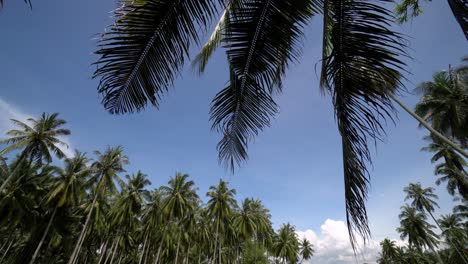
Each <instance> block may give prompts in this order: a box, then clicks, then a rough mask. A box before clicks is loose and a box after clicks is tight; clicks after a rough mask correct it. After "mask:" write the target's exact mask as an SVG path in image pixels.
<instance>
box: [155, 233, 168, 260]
mask: <svg viewBox="0 0 468 264" xmlns="http://www.w3.org/2000/svg"><path fill="white" fill-rule="evenodd" d="M166 232H167V225H165V226H164V230H163V233H162V237H161V243H159V247H158V253H157V254H156V261H155V262H154V263H155V264H158V263H159V255H160V254H161V250H162V245H163V243H164V238H165V237H166Z"/></svg>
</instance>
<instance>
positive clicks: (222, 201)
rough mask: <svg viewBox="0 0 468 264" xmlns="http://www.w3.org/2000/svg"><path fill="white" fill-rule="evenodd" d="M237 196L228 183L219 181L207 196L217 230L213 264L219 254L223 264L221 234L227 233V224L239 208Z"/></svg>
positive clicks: (219, 263)
mask: <svg viewBox="0 0 468 264" xmlns="http://www.w3.org/2000/svg"><path fill="white" fill-rule="evenodd" d="M235 194H236V190H235V189H229V186H228V183H227V182H225V181H223V180H219V183H218V185H217V186H210V190H209V192H207V193H206V195H207V196H208V197H209V198H210V200H209V201H208V204H207V212H208V215H209V216H210V217H211V218H213V219H214V222H215V225H216V229H215V242H214V251H213V256H212V258H213V263H214V261H215V260H216V254H218V260H219V261H218V264H221V263H222V262H221V243H222V237H221V234H222V233H223V232H225V231H226V229H227V226H226V223H228V221H229V220H230V217H231V215H232V210H233V209H235V208H237V202H236V200H235V199H234V195H235Z"/></svg>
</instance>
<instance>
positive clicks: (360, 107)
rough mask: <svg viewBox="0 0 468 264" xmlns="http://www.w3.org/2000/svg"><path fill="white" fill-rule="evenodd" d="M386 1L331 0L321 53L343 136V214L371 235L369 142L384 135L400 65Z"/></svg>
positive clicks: (352, 228)
mask: <svg viewBox="0 0 468 264" xmlns="http://www.w3.org/2000/svg"><path fill="white" fill-rule="evenodd" d="M389 2H391V1H389V0H379V1H367V0H330V1H328V8H329V10H328V12H329V19H325V22H328V23H330V24H331V25H325V26H324V29H326V30H327V29H329V30H330V32H325V35H329V36H330V37H329V38H330V40H329V41H330V47H331V50H330V51H329V52H324V54H329V56H327V57H325V58H323V60H324V63H323V66H324V67H323V69H322V74H323V76H325V77H324V78H322V85H323V88H324V89H326V90H328V91H329V92H330V94H331V96H332V98H333V105H334V108H335V116H336V119H337V122H338V129H339V131H340V134H341V137H342V145H343V146H342V148H343V167H344V178H345V199H346V214H347V225H348V230H349V235H350V238H351V242H352V245H353V247H354V246H355V242H356V237H355V232H357V233H359V234H360V235H362V236H363V238H364V240H366V239H367V238H368V236H369V235H370V230H369V226H368V218H367V212H366V208H365V200H366V197H367V191H368V183H369V172H368V168H367V166H368V165H369V164H370V163H371V155H370V150H369V147H368V141H369V140H372V141H376V140H379V139H381V137H382V136H384V134H385V132H384V131H383V126H382V124H381V123H382V122H385V119H391V120H393V119H392V115H391V112H392V110H393V107H392V104H391V102H390V99H389V97H388V94H390V93H393V92H395V90H396V89H397V87H398V85H399V84H400V81H399V78H400V76H401V74H400V73H399V71H401V70H402V68H403V66H404V64H403V62H402V61H400V59H399V56H401V55H403V54H404V52H403V48H404V47H403V46H402V44H401V43H402V38H401V36H400V35H399V34H397V33H395V32H393V31H391V30H390V29H389V23H390V22H391V21H392V20H393V19H394V18H393V17H392V15H391V12H390V11H388V10H387V9H385V8H384V7H382V6H383V5H385V4H387V3H389Z"/></svg>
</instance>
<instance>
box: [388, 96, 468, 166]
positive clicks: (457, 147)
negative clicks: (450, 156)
mask: <svg viewBox="0 0 468 264" xmlns="http://www.w3.org/2000/svg"><path fill="white" fill-rule="evenodd" d="M388 95H389V97H390V98H392V99H393V101H395V102H396V103H397V104H398V105H400V106H401V108H403V109H404V110H405V111H406V112H408V114H410V115H411V116H412V117H414V118H415V119H416V120H418V121H419V123H421V125H422V126H423V127H425V128H426V129H427V130H429V131H430V132H431V133H432V134H434V135H435V136H437V137H438V138H439V139H440V140H442V141H443V142H445V143H446V144H448V145H449V146H451V147H452V148H453V149H455V150H456V151H457V152H459V153H460V154H462V155H463V156H464V157H465V158H468V153H466V151H464V150H463V149H462V148H461V147H460V146H458V145H457V144H455V143H453V142H452V141H451V140H450V139H448V138H446V137H445V136H444V135H442V134H441V133H439V131H437V130H435V129H434V128H433V127H431V125H429V124H428V123H427V122H426V121H425V120H424V119H422V118H421V117H420V116H418V115H417V114H416V113H415V112H414V111H413V110H411V109H410V108H409V107H407V106H406V105H405V104H403V102H401V101H400V100H399V99H398V98H396V97H395V95H393V94H391V93H389V94H388Z"/></svg>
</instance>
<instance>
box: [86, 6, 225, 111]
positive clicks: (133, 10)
mask: <svg viewBox="0 0 468 264" xmlns="http://www.w3.org/2000/svg"><path fill="white" fill-rule="evenodd" d="M122 4H123V5H122V7H121V8H119V9H116V10H115V12H114V13H115V15H116V17H117V19H116V22H115V24H114V25H112V26H111V27H110V28H109V31H108V32H106V33H104V34H103V36H102V39H101V40H100V44H99V50H98V51H96V54H98V55H100V58H99V60H98V61H97V62H96V63H95V64H96V65H97V66H98V69H97V70H96V71H95V73H94V76H93V77H94V78H97V77H99V78H100V84H99V88H98V91H99V93H100V94H102V95H103V96H104V98H103V101H102V103H103V105H104V107H105V108H106V109H107V110H108V111H110V112H111V113H116V114H120V113H127V112H134V111H139V110H141V109H143V108H144V107H145V106H146V105H147V103H148V102H150V103H151V104H153V105H154V106H155V107H158V101H159V99H160V97H161V96H162V95H163V94H164V93H165V92H166V91H167V90H168V89H169V87H170V86H171V85H172V83H173V81H174V79H175V77H176V76H177V75H178V74H179V72H180V70H181V68H182V66H183V65H184V62H185V60H186V57H187V56H188V50H189V47H190V44H191V43H192V42H197V41H198V28H197V27H198V26H206V24H207V23H208V21H209V20H210V18H211V17H212V15H213V13H214V11H215V7H216V5H215V1H213V0H185V1H182V0H174V1H172V0H148V1H144V2H139V1H136V2H128V1H122Z"/></svg>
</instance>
